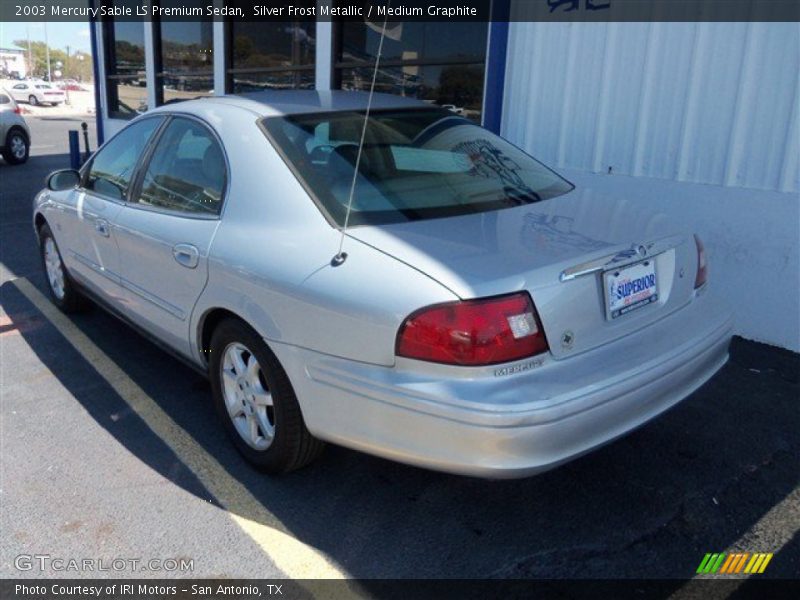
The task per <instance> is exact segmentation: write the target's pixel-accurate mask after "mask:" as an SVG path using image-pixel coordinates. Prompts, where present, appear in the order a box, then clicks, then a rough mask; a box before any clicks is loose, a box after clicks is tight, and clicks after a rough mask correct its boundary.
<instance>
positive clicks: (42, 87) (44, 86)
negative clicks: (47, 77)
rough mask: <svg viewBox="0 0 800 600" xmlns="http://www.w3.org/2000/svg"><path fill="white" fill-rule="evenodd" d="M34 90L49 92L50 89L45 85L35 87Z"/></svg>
mask: <svg viewBox="0 0 800 600" xmlns="http://www.w3.org/2000/svg"><path fill="white" fill-rule="evenodd" d="M36 89H37V90H49V89H50V86H49V85H46V84H45V85H37V86H36Z"/></svg>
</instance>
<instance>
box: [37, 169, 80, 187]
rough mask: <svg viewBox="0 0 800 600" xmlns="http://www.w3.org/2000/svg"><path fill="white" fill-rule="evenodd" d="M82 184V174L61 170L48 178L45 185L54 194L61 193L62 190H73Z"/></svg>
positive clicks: (71, 170)
mask: <svg viewBox="0 0 800 600" xmlns="http://www.w3.org/2000/svg"><path fill="white" fill-rule="evenodd" d="M80 182H81V174H80V173H78V172H77V171H76V170H74V169H61V170H60V171H53V172H52V173H50V175H48V176H47V179H46V180H45V185H46V186H47V189H48V190H50V191H53V192H60V191H62V190H71V189H72V188H74V187H78V185H79V184H80Z"/></svg>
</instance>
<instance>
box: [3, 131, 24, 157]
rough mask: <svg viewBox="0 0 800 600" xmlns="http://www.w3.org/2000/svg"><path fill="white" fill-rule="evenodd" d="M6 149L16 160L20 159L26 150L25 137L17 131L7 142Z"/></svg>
mask: <svg viewBox="0 0 800 600" xmlns="http://www.w3.org/2000/svg"><path fill="white" fill-rule="evenodd" d="M8 149H9V151H10V152H11V155H12V156H13V157H14V158H16V159H17V160H22V159H23V158H25V153H26V152H27V144H25V139H24V138H23V137H22V136H21V135H19V134H18V133H17V134H14V135H12V136H11V140H10V141H9V144H8Z"/></svg>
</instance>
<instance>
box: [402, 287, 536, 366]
mask: <svg viewBox="0 0 800 600" xmlns="http://www.w3.org/2000/svg"><path fill="white" fill-rule="evenodd" d="M546 351H547V340H546V339H545V337H544V331H542V326H541V323H540V322H539V316H538V315H537V314H536V309H535V308H534V306H533V302H532V301H531V297H530V296H529V295H528V294H527V293H525V292H523V293H520V294H514V295H512V296H501V297H497V298H486V299H481V300H465V301H462V302H449V303H447V304H438V305H436V306H431V307H429V308H423V309H422V310H419V311H417V312H415V313H414V314H412V315H411V316H410V317H408V318H407V319H406V320H405V322H404V323H403V325H402V326H401V327H400V332H399V333H398V334H397V355H398V356H404V357H406V358H416V359H418V360H426V361H429V362H437V363H445V364H449V365H464V366H479V365H493V364H497V363H503V362H508V361H511V360H518V359H520V358H526V357H528V356H533V355H534V354H539V353H541V352H546Z"/></svg>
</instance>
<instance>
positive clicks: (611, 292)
mask: <svg viewBox="0 0 800 600" xmlns="http://www.w3.org/2000/svg"><path fill="white" fill-rule="evenodd" d="M603 279H604V285H605V292H606V317H607V318H609V319H616V318H618V317H621V316H622V315H625V314H628V313H629V312H631V311H634V310H636V309H637V308H642V307H643V306H647V305H649V304H652V303H653V302H657V301H658V285H657V283H658V282H657V280H656V265H655V261H654V260H652V259H650V260H646V261H643V262H640V263H636V264H635V265H630V266H628V267H624V268H622V269H614V270H612V271H606V272H605V273H604V275H603Z"/></svg>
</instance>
